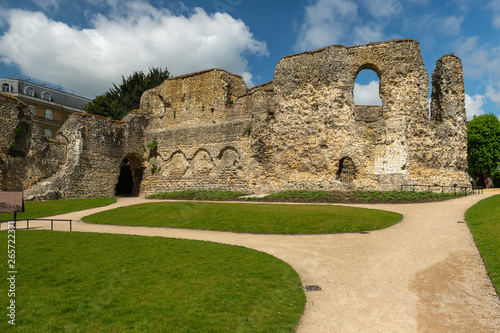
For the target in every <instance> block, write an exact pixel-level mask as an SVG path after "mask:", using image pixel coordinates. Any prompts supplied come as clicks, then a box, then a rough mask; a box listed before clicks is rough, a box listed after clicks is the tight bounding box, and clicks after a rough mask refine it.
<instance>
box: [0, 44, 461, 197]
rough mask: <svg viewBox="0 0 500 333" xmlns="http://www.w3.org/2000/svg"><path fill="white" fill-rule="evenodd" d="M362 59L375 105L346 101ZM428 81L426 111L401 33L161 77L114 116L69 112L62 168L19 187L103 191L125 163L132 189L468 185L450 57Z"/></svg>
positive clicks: (419, 63) (418, 70)
mask: <svg viewBox="0 0 500 333" xmlns="http://www.w3.org/2000/svg"><path fill="white" fill-rule="evenodd" d="M363 69H371V70H373V71H375V73H376V74H377V75H378V77H379V78H380V98H381V100H382V105H381V106H361V105H356V104H355V103H354V95H353V91H354V81H355V79H356V77H357V75H358V73H359V72H360V71H361V70H363ZM432 80H433V91H432V102H431V110H430V111H429V105H428V92H429V75H428V73H427V71H426V69H425V66H424V62H423V60H422V56H421V53H420V46H419V44H418V42H416V41H414V40H409V39H405V40H393V41H387V42H380V43H373V44H368V45H360V46H354V47H346V46H341V45H333V46H329V47H326V48H323V49H319V50H316V51H312V52H305V53H301V54H297V55H292V56H288V57H285V58H283V59H281V60H280V61H279V63H278V64H277V66H276V71H275V73H274V79H273V81H271V82H268V83H266V84H263V85H260V86H256V87H254V88H252V89H247V88H246V85H245V83H244V80H243V78H242V77H241V76H238V75H234V74H231V73H228V72H226V71H223V70H220V69H212V70H206V71H203V72H197V73H192V74H188V75H183V76H179V77H175V78H170V79H167V80H166V81H165V82H164V83H163V84H161V85H160V86H158V87H156V88H154V89H151V90H149V91H147V92H145V93H144V95H143V96H142V99H141V108H140V110H139V111H137V112H132V113H131V114H129V115H128V116H127V117H126V118H125V119H123V121H122V122H112V121H110V120H107V119H104V118H102V117H96V116H81V115H80V116H79V115H74V116H72V117H71V119H70V120H68V121H67V122H66V124H65V125H64V126H63V128H62V129H61V130H60V132H59V133H58V140H59V141H60V142H62V144H60V146H61V147H64V154H63V155H64V156H65V159H64V162H63V165H62V167H61V168H60V169H59V170H58V171H57V172H53V174H52V176H51V177H50V178H48V179H46V180H44V181H43V182H39V183H37V184H36V185H35V186H33V187H31V188H30V189H29V190H28V191H27V194H28V195H29V196H30V197H32V198H49V197H51V198H55V197H82V196H110V195H114V194H115V187H116V185H117V183H118V182H121V180H120V179H121V178H120V177H121V176H120V175H121V174H122V171H123V170H124V169H125V170H127V169H130V172H131V175H130V176H129V179H130V180H129V181H130V182H132V183H133V189H132V193H131V194H132V195H141V196H146V195H149V194H152V193H157V192H164V191H174V190H184V189H229V190H241V191H246V192H272V191H278V190H283V189H355V188H359V189H379V190H394V189H399V187H400V185H401V184H439V185H454V184H457V185H467V184H468V177H467V174H466V169H467V162H466V161H467V158H466V154H467V147H466V144H467V141H466V135H467V132H466V115H465V105H464V87H463V85H464V83H463V74H462V66H461V62H460V59H458V58H457V57H455V56H453V55H446V56H443V57H442V58H441V59H440V60H438V62H437V64H436V70H435V71H434V73H433V76H432ZM15 123H16V122H13V123H12V124H13V125H11V127H12V126H14V124H15ZM9 131H10V132H8V133H7V134H8V135H10V136H9V138H8V139H6V140H7V141H9V140H10V141H12V129H11V130H9ZM7 134H3V133H2V136H6V135H7ZM7 141H6V142H7ZM10 141H9V142H10ZM4 145H5V143H2V148H3V149H4V150H3V151H5V146H4ZM4 154H5V152H4ZM4 170H10V168H4Z"/></svg>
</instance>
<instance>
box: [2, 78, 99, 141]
mask: <svg viewBox="0 0 500 333" xmlns="http://www.w3.org/2000/svg"><path fill="white" fill-rule="evenodd" d="M0 91H1V92H2V93H4V94H9V95H11V96H14V97H16V98H17V99H19V100H20V101H22V102H24V103H26V104H27V105H28V107H29V109H30V110H31V112H33V113H34V114H35V115H36V116H37V118H38V121H39V123H40V127H41V128H42V130H43V132H44V134H45V136H46V137H47V138H48V139H53V138H55V135H56V133H57V131H58V130H59V128H61V126H62V124H64V122H65V121H66V120H67V119H68V118H69V116H71V114H73V113H75V112H77V113H82V112H83V107H84V106H85V105H86V104H87V103H88V102H90V101H91V99H90V98H87V97H84V96H82V95H79V94H77V93H75V92H73V91H70V90H68V89H65V88H63V87H60V86H56V85H53V84H50V83H48V82H43V81H40V80H36V79H33V78H30V77H27V76H24V75H15V76H12V77H10V78H7V79H4V78H0Z"/></svg>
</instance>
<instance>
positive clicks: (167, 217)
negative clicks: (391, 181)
mask: <svg viewBox="0 0 500 333" xmlns="http://www.w3.org/2000/svg"><path fill="white" fill-rule="evenodd" d="M401 219H402V215H401V214H398V213H393V212H387V211H381V210H375V209H365V208H357V207H344V206H327V205H285V204H283V205H279V204H249V203H214V202H210V203H206V202H160V203H147V204H140V205H134V206H128V207H121V208H117V209H113V210H108V211H105V212H101V213H97V214H93V215H89V216H86V217H84V218H83V221H85V222H89V223H102V224H117V225H132V226H150V227H174V228H188V229H204V230H224V231H237V232H252V233H275V234H297V233H313V234H314V233H334V232H356V231H367V230H375V229H382V228H387V227H389V226H391V225H393V224H395V223H397V222H399V221H400V220H401Z"/></svg>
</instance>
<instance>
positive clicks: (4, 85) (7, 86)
mask: <svg viewBox="0 0 500 333" xmlns="http://www.w3.org/2000/svg"><path fill="white" fill-rule="evenodd" d="M2 92H12V86H11V85H10V83H7V82H4V83H2Z"/></svg>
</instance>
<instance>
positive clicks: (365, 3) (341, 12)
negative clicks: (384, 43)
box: [295, 0, 403, 51]
mask: <svg viewBox="0 0 500 333" xmlns="http://www.w3.org/2000/svg"><path fill="white" fill-rule="evenodd" d="M358 4H359V6H358ZM402 11H403V6H402V4H401V1H399V0H315V1H314V2H312V3H311V4H310V5H309V6H307V7H306V14H305V17H304V21H303V23H302V24H301V26H300V28H299V31H298V32H299V33H298V38H297V42H296V45H295V48H296V49H297V50H298V51H304V50H310V49H316V48H319V47H323V46H328V45H331V44H338V43H342V44H349V45H352V44H355V45H360V44H367V43H371V42H378V41H381V40H385V39H386V38H387V36H386V34H385V32H384V30H385V28H386V27H387V26H388V25H389V24H390V23H391V22H392V21H394V20H400V16H401V12H402ZM391 35H392V36H394V34H391Z"/></svg>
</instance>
